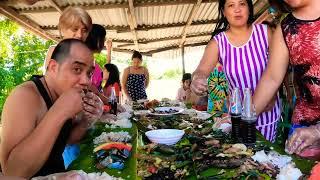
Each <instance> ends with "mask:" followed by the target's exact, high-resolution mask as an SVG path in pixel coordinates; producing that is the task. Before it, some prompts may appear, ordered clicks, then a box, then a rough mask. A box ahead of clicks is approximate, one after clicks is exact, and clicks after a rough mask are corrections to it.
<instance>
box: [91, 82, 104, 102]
mask: <svg viewBox="0 0 320 180" xmlns="http://www.w3.org/2000/svg"><path fill="white" fill-rule="evenodd" d="M88 89H89V90H90V91H92V92H93V93H95V94H96V95H97V96H99V98H100V99H101V100H102V102H103V104H108V98H107V97H106V96H104V94H103V93H100V92H99V91H98V89H97V87H95V86H94V85H93V84H90V85H89V86H88Z"/></svg>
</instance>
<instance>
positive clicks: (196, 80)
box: [191, 40, 219, 96]
mask: <svg viewBox="0 0 320 180" xmlns="http://www.w3.org/2000/svg"><path fill="white" fill-rule="evenodd" d="M218 58H219V53H218V43H217V42H216V41H215V40H211V41H210V42H209V43H208V45H207V47H206V49H205V51H204V54H203V56H202V59H201V61H200V64H199V65H198V67H197V69H196V70H195V71H194V72H193V77H192V82H191V90H192V91H193V92H194V93H195V94H197V95H200V96H202V95H204V94H203V93H204V92H207V89H208V84H207V83H208V82H207V77H208V76H209V74H210V72H211V71H212V70H213V68H214V67H215V66H216V65H217V63H218Z"/></svg>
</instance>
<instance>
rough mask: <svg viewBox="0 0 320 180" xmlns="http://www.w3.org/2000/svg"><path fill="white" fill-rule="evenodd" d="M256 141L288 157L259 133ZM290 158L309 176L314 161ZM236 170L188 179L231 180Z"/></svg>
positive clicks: (218, 170)
mask: <svg viewBox="0 0 320 180" xmlns="http://www.w3.org/2000/svg"><path fill="white" fill-rule="evenodd" d="M257 141H259V143H261V144H265V145H267V146H268V147H271V149H272V150H274V151H276V152H278V153H279V154H282V155H288V154H286V153H285V151H284V149H283V148H282V147H281V146H279V145H278V144H272V143H271V142H269V141H267V140H266V139H265V138H264V137H263V136H262V135H261V134H260V133H259V132H257ZM288 156H291V157H292V159H293V161H294V162H295V164H296V166H297V168H299V169H300V170H301V172H302V173H303V174H310V171H311V169H312V167H313V166H314V165H315V163H316V162H315V161H312V160H308V159H303V158H300V157H298V156H294V155H288ZM236 171H237V169H223V171H222V169H221V168H209V169H207V170H205V171H203V172H201V173H200V174H197V175H192V176H190V177H188V179H190V180H193V179H232V177H235V176H236V174H237V173H236Z"/></svg>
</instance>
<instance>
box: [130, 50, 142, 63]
mask: <svg viewBox="0 0 320 180" xmlns="http://www.w3.org/2000/svg"><path fill="white" fill-rule="evenodd" d="M133 58H138V59H140V60H141V61H142V55H141V53H140V52H138V51H133V54H132V58H131V59H133Z"/></svg>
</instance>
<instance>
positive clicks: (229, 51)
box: [191, 0, 280, 141]
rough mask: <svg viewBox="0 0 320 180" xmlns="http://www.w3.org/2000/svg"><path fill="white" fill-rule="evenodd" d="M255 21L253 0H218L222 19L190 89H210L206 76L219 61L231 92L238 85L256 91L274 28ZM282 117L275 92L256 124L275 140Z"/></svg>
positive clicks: (271, 139)
mask: <svg viewBox="0 0 320 180" xmlns="http://www.w3.org/2000/svg"><path fill="white" fill-rule="evenodd" d="M252 22H253V4H252V1H251V0H219V22H218V24H217V25H216V28H215V30H214V32H213V37H212V40H211V41H210V42H209V43H208V45H207V47H206V49H205V52H204V55H203V57H202V59H201V62H200V64H199V65H198V67H197V69H196V71H195V72H194V74H193V80H192V84H191V89H192V90H193V91H194V92H195V93H196V94H202V93H203V92H206V91H207V84H206V78H207V77H208V75H209V74H210V71H211V70H212V69H213V68H214V67H215V65H216V64H217V63H218V62H220V63H221V64H222V65H223V70H224V72H225V74H226V78H227V81H228V85H229V93H230V92H232V90H233V89H234V88H235V87H238V88H240V90H241V92H242V90H243V89H244V88H250V89H251V91H252V92H253V93H254V91H255V88H256V86H257V83H258V81H259V79H260V77H261V75H262V73H263V71H264V69H265V68H266V64H267V60H268V47H269V40H270V37H271V31H270V30H269V29H268V28H267V26H266V25H262V24H257V25H254V24H252ZM241 96H242V97H243V94H241ZM279 117H280V102H279V98H278V96H277V95H276V96H275V98H274V100H273V101H272V102H270V105H269V106H268V107H267V108H266V109H265V112H263V113H261V114H260V115H259V117H258V120H257V123H256V128H257V129H258V130H259V131H260V132H261V133H262V135H263V136H264V137H265V138H266V139H267V140H269V141H274V140H275V137H276V128H277V122H278V119H279Z"/></svg>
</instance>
